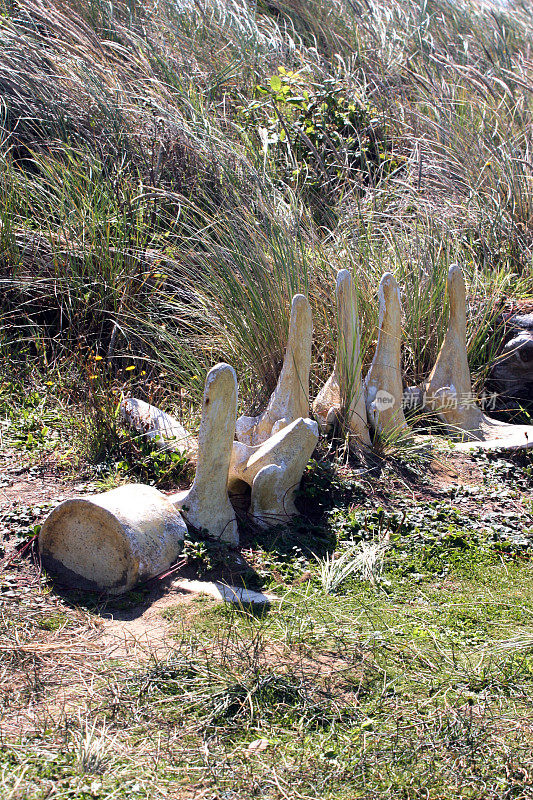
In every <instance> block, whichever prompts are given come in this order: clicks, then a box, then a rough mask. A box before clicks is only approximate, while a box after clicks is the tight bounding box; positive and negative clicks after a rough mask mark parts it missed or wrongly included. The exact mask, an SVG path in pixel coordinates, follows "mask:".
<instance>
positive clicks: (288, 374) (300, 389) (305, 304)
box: [235, 294, 313, 445]
mask: <svg viewBox="0 0 533 800" xmlns="http://www.w3.org/2000/svg"><path fill="white" fill-rule="evenodd" d="M312 342H313V318H312V314H311V306H310V305H309V301H308V299H307V297H305V295H303V294H296V295H295V296H294V297H293V299H292V306H291V321H290V324H289V336H288V340H287V348H286V350H285V358H284V360H283V367H282V369H281V373H280V376H279V379H278V383H277V385H276V388H275V390H274V392H273V394H272V395H271V397H270V400H269V401H268V405H267V407H266V409H265V410H264V411H263V413H262V414H260V415H259V416H257V417H239V419H238V420H237V425H236V431H235V438H236V439H237V441H239V442H244V444H248V445H259V444H262V443H263V442H265V441H266V440H267V439H268V437H269V436H271V435H272V434H274V433H277V432H278V431H279V430H281V429H282V428H284V427H285V426H286V425H290V423H291V422H294V420H296V419H299V418H300V417H307V415H308V413H309V371H310V369H311V346H312Z"/></svg>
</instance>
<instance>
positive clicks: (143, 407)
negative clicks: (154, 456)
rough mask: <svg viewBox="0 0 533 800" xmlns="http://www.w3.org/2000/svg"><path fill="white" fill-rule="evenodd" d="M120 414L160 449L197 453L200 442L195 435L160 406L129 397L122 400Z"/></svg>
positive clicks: (181, 452)
mask: <svg viewBox="0 0 533 800" xmlns="http://www.w3.org/2000/svg"><path fill="white" fill-rule="evenodd" d="M120 414H121V416H122V418H123V419H124V420H125V421H126V422H127V423H128V424H129V425H130V426H131V427H132V428H133V429H134V430H136V431H137V433H140V434H141V435H143V436H146V438H147V439H150V440H152V441H153V442H154V443H155V445H156V446H157V447H159V448H160V449H162V450H163V449H164V450H174V451H176V452H178V453H180V454H181V455H182V456H194V455H195V454H196V451H197V449H198V444H197V442H196V439H195V438H194V436H191V434H190V433H189V432H188V431H186V430H185V428H184V427H183V425H181V424H180V423H179V422H178V420H177V419H175V417H172V416H171V415H170V414H167V413H166V412H165V411H161V409H160V408H157V407H156V406H152V405H150V403H145V402H144V400H137V398H135V397H129V398H127V399H126V400H123V401H122V402H121V404H120Z"/></svg>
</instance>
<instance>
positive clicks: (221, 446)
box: [172, 364, 239, 546]
mask: <svg viewBox="0 0 533 800" xmlns="http://www.w3.org/2000/svg"><path fill="white" fill-rule="evenodd" d="M236 416H237V376H236V375H235V370H234V369H233V367H230V366H229V365H228V364H217V365H216V366H215V367H213V368H212V369H210V370H209V372H208V373H207V378H206V381H205V389H204V397H203V404H202V418H201V422H200V431H199V434H198V457H197V463H196V474H195V477H194V482H193V485H192V486H191V488H190V489H189V490H187V491H185V492H180V493H179V494H177V495H174V497H173V498H172V500H173V502H174V503H175V504H176V506H177V507H178V508H180V509H181V510H182V514H183V516H184V517H185V519H186V521H187V522H188V523H189V524H190V525H192V526H193V527H194V528H197V529H198V530H204V531H207V533H208V534H209V536H212V537H213V538H214V539H219V540H220V541H222V542H226V544H229V545H234V546H236V545H238V543H239V534H238V530H237V519H236V516H235V511H234V510H233V507H232V505H231V503H230V499H229V496H228V489H227V484H228V470H229V465H230V459H231V452H232V445H233V436H234V433H235V419H236Z"/></svg>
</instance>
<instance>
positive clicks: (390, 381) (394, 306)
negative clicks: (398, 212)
mask: <svg viewBox="0 0 533 800" xmlns="http://www.w3.org/2000/svg"><path fill="white" fill-rule="evenodd" d="M401 343H402V306H401V302H400V289H399V288H398V284H397V283H396V279H395V277H394V276H393V275H392V274H391V273H390V272H386V273H385V275H383V277H382V279H381V282H380V284H379V332H378V343H377V346H376V352H375V353H374V358H373V359H372V364H371V365H370V369H369V371H368V374H367V376H366V378H365V389H366V410H367V414H368V421H369V422H370V425H371V426H372V428H373V429H374V430H375V431H377V432H378V433H383V434H389V433H392V432H394V431H397V430H401V429H407V423H406V421H405V417H404V413H403V407H402V402H403V385H402V373H401Z"/></svg>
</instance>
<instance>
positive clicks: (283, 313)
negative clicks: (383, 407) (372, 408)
mask: <svg viewBox="0 0 533 800" xmlns="http://www.w3.org/2000/svg"><path fill="white" fill-rule="evenodd" d="M532 33H533V16H532V15H531V13H530V12H529V11H528V9H527V6H526V5H524V4H522V3H518V2H517V3H514V4H513V3H511V4H509V6H508V7H506V8H505V9H503V8H501V9H496V8H494V7H492V6H491V5H490V4H479V3H474V2H466V0H457V2H455V1H454V2H451V0H422V2H420V1H419V0H416V1H415V0H383V2H377V0H370V1H369V2H367V0H365V2H362V0H349V2H348V0H347V1H346V2H343V0H337V2H334V3H328V4H323V3H319V2H317V0H305V2H298V3H296V2H293V0H279V1H278V2H275V3H269V4H266V3H258V4H257V5H256V4H253V3H250V2H247V1H246V0H232V2H222V1H221V0H218V2H217V1H216V0H199V2H195V3H192V2H191V3H185V2H184V3H177V4H176V3H170V2H162V3H152V2H150V1H149V2H145V3H142V4H140V3H136V2H132V1H131V0H130V1H129V2H118V3H100V2H98V1H97V2H91V3H89V2H86V0H76V2H74V1H73V2H71V3H69V4H68V5H66V6H63V5H62V4H61V5H60V4H57V5H50V4H44V3H40V2H38V1H37V0H28V2H25V3H24V4H20V5H19V6H16V7H11V6H9V7H7V6H6V9H5V15H4V17H3V25H2V27H1V28H0V52H1V54H2V59H1V60H0V91H1V93H2V98H3V103H2V117H1V134H2V140H1V141H2V147H1V153H0V158H1V162H2V163H1V177H0V193H1V204H0V219H1V222H2V227H1V231H0V245H1V253H2V259H1V266H0V282H1V290H2V296H3V300H2V309H1V313H2V341H3V347H4V352H9V353H11V354H12V355H13V354H15V353H16V352H17V348H18V351H19V352H20V348H21V346H22V344H24V346H25V347H26V346H27V347H28V348H29V350H28V349H25V350H24V353H25V355H24V358H27V357H28V355H29V356H31V357H32V358H35V359H42V358H43V355H44V356H46V359H47V362H48V363H50V359H58V360H61V359H65V358H68V357H69V356H71V354H72V352H73V351H74V352H79V353H80V354H88V353H93V354H94V353H97V354H99V355H101V356H102V357H103V358H105V359H107V361H108V362H109V364H110V365H111V368H112V370H113V369H115V370H116V369H120V368H121V366H123V365H124V364H126V363H130V362H131V360H132V359H134V360H135V362H136V363H139V364H140V363H143V364H144V365H145V366H146V367H147V368H148V370H149V374H150V375H155V374H160V373H161V370H164V372H165V373H166V380H167V381H168V382H169V384H170V385H171V386H175V387H178V386H182V385H187V386H189V388H190V391H191V392H192V393H193V394H194V393H195V392H196V393H197V391H198V390H199V387H200V386H201V376H202V374H203V372H204V371H205V370H206V369H207V368H208V367H209V366H210V364H212V363H213V362H214V361H215V360H218V359H220V358H224V359H226V360H228V361H230V362H231V363H233V364H234V365H235V366H236V368H237V369H238V372H239V377H240V379H241V382H242V399H243V404H244V405H247V404H250V403H251V402H252V400H253V399H256V400H257V398H260V397H262V396H264V395H265V394H266V392H267V391H269V390H270V389H271V388H272V386H273V384H274V382H275V379H276V376H277V373H278V370H279V366H280V363H281V358H282V355H283V349H284V341H285V337H286V332H287V327H288V315H289V307H290V297H291V295H292V294H293V293H294V292H296V291H305V292H307V293H308V294H309V297H310V300H311V303H312V305H313V309H314V322H315V368H314V370H313V381H314V382H315V384H316V385H318V383H319V382H320V380H322V379H323V378H325V377H326V375H327V374H328V372H329V371H330V370H331V367H332V364H333V359H334V348H335V338H336V336H335V310H334V309H335V303H334V275H335V271H336V269H339V268H342V267H348V268H350V269H352V270H353V274H354V278H355V284H356V288H357V292H358V296H359V304H360V312H361V316H362V328H363V342H364V347H365V352H364V354H363V360H364V362H365V363H366V364H367V363H368V362H369V360H370V358H371V356H372V348H373V344H374V342H375V339H376V319H377V286H378V283H379V279H380V277H381V274H382V273H383V272H385V271H387V270H391V271H392V272H394V273H395V275H396V276H397V278H398V281H399V283H400V285H401V287H402V290H403V304H404V315H405V319H404V333H405V337H404V339H405V345H404V367H405V377H406V382H407V383H415V382H419V381H420V380H421V379H422V378H423V377H424V376H425V375H426V374H427V373H428V371H429V369H430V368H431V366H432V363H433V361H434V358H435V355H436V352H437V349H438V347H439V344H440V342H441V341H442V337H443V332H444V326H445V322H446V314H447V309H446V301H445V291H444V287H445V278H446V274H447V270H448V267H449V265H450V263H452V262H453V261H458V262H459V263H460V264H461V265H462V266H463V268H464V270H465V274H466V278H467V283H468V289H469V296H470V298H471V318H470V328H469V347H470V358H471V364H472V368H473V371H474V373H475V375H476V376H477V377H478V379H479V381H480V382H481V380H482V379H483V376H484V373H485V371H486V366H487V364H488V362H489V360H490V357H491V355H492V354H493V351H494V350H495V348H496V346H497V335H495V322H494V320H495V317H496V315H497V312H498V310H499V308H500V305H501V303H502V302H503V300H504V298H508V297H514V296H522V297H524V296H531V295H532V294H533V278H532V274H533V255H532V253H533V250H532V241H533V239H532V236H533V212H532V205H531V196H532V189H533V171H532V161H531V148H532V139H531V131H532V117H531V112H532V100H531V98H532V94H531V86H532V83H533V68H532V63H531V60H530V52H529V50H530V48H529V44H528V43H529V42H530V40H531V35H532ZM280 66H282V67H284V68H286V69H290V70H292V71H295V72H297V74H298V75H299V80H300V83H301V87H302V91H307V89H306V87H307V88H308V89H309V91H311V92H312V91H313V88H312V87H316V86H328V85H330V84H328V80H329V81H330V82H331V81H333V80H334V81H335V82H336V85H337V84H338V85H339V86H341V87H342V89H343V91H344V93H345V94H346V96H347V98H348V99H349V98H350V97H354V98H364V102H365V103H367V105H368V108H370V109H374V110H375V119H374V121H373V122H372V124H373V125H375V126H379V130H380V135H381V136H383V137H384V139H383V140H384V141H386V142H387V147H388V148H389V150H388V152H389V154H390V153H393V154H394V159H395V167H394V168H393V169H392V170H390V169H389V170H388V171H384V170H381V171H380V170H374V171H373V172H372V173H370V172H369V174H368V176H367V178H366V180H365V181H364V182H361V180H360V179H356V178H354V176H353V174H352V172H350V170H349V168H348V167H346V170H345V172H344V173H343V172H342V169H343V167H342V164H343V160H342V153H339V159H338V169H339V175H338V177H339V180H338V182H337V184H336V185H337V187H338V188H337V189H336V190H335V192H334V193H333V194H331V193H330V194H329V195H328V198H327V203H328V214H327V215H326V216H324V217H321V219H320V220H319V222H318V223H317V218H316V215H314V214H313V210H312V209H311V208H310V207H309V206H308V202H307V195H306V193H305V191H304V189H305V186H304V185H303V184H302V180H303V179H302V178H298V179H297V180H295V181H291V178H290V170H288V169H287V165H289V166H290V163H291V158H292V157H293V154H291V151H290V147H289V145H288V142H289V143H290V140H291V135H292V131H293V128H292V127H291V126H294V124H295V123H294V119H293V117H291V115H290V112H288V111H283V113H282V114H281V116H279V109H277V110H276V108H274V105H275V104H274V103H273V102H272V101H270V100H268V98H267V100H266V101H265V103H264V107H262V109H261V113H262V114H264V115H265V117H264V118H265V119H268V118H269V117H268V115H270V117H271V118H272V119H277V118H276V117H275V114H276V113H278V116H279V119H280V124H281V125H282V126H284V127H285V128H286V131H287V134H288V136H287V137H285V139H284V140H282V139H280V140H279V141H271V142H267V144H265V141H266V140H265V137H264V134H261V131H260V130H259V125H258V124H256V123H255V122H253V121H250V118H249V116H247V115H246V113H244V112H245V111H246V110H247V108H248V107H249V106H250V103H251V102H252V100H254V98H256V96H257V93H256V87H257V86H259V85H265V84H267V85H268V83H269V81H270V80H271V77H272V76H273V75H276V74H278V67H280ZM361 135H362V132H361ZM262 136H263V138H261V137H262ZM327 146H330V144H328V145H327ZM265 147H266V150H265ZM315 149H316V148H315ZM309 152H310V153H311V155H310V156H309V157H310V159H311V160H310V168H312V167H313V166H314V165H316V163H318V161H317V159H318V160H319V159H320V152H318V151H317V153H314V152H313V151H312V150H311V149H309ZM313 159H314V161H313ZM311 162H313V163H311ZM287 176H288V177H287ZM37 342H40V343H41V344H40V345H39V346H37V344H36V343H37ZM5 348H8V349H7V350H6V349H5ZM11 363H16V361H13V362H11ZM5 368H6V369H9V364H8V363H7V362H6V364H5ZM112 370H111V371H112ZM150 370H151V371H150ZM315 388H316V386H315ZM141 390H142V387H141Z"/></svg>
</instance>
